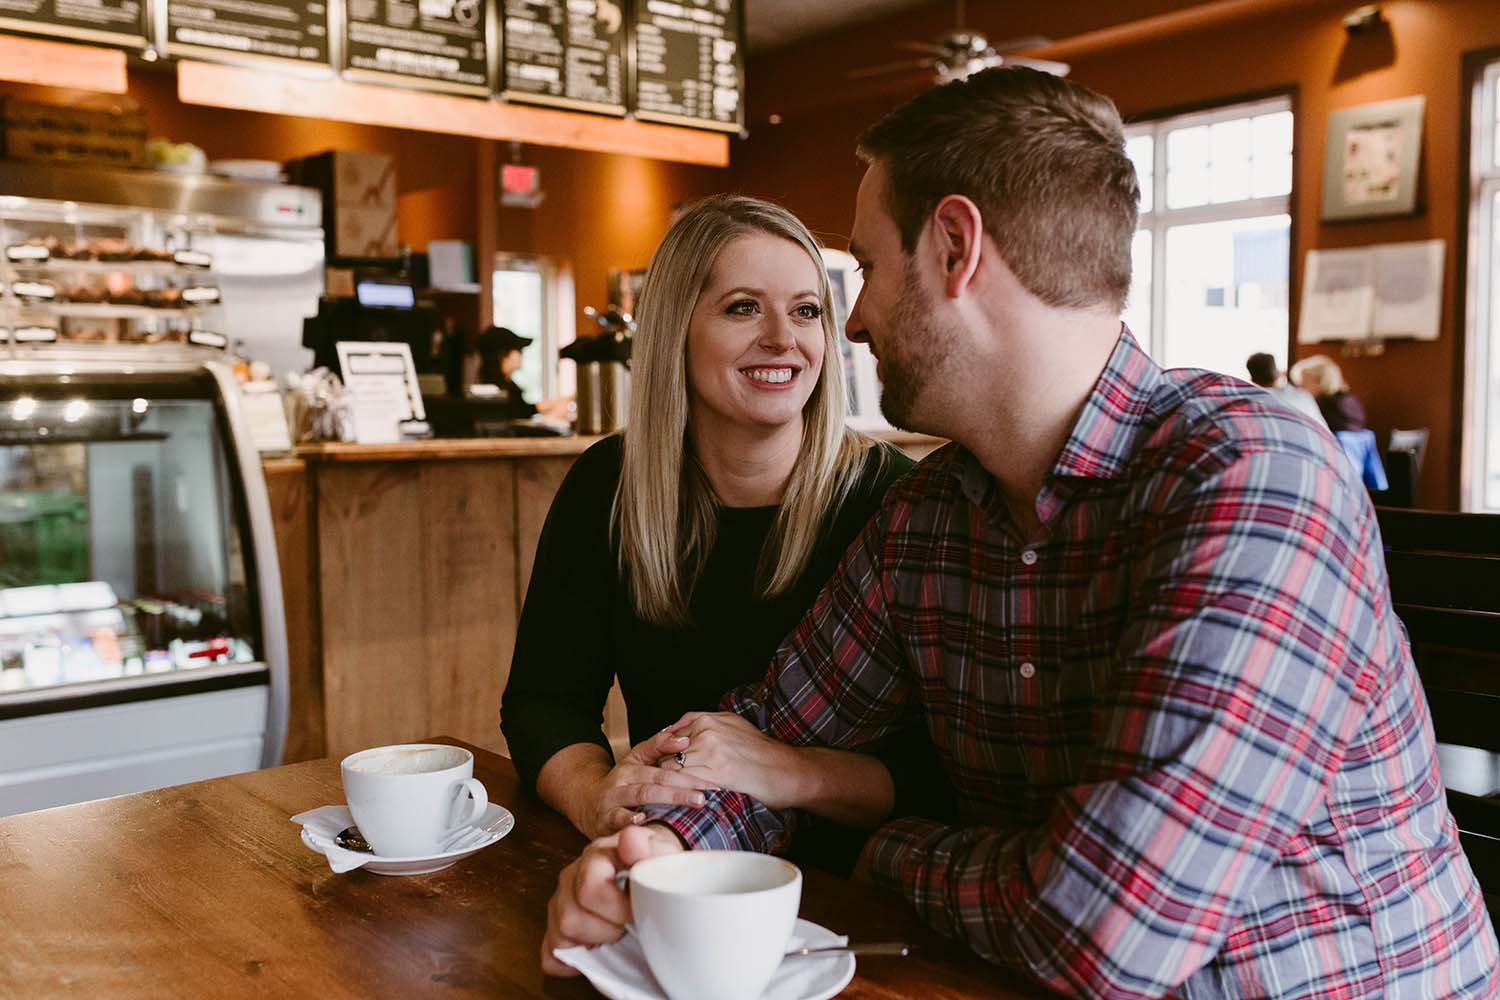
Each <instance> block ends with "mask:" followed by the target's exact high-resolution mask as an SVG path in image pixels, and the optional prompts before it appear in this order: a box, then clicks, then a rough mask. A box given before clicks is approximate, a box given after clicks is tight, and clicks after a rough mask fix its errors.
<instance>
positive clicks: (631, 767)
mask: <svg viewBox="0 0 1500 1000" xmlns="http://www.w3.org/2000/svg"><path fill="white" fill-rule="evenodd" d="M679 725H680V723H679ZM688 745H689V741H688V738H686V737H683V736H681V735H679V734H677V733H674V732H673V731H672V729H664V730H662V731H661V732H659V733H657V734H656V735H655V736H652V737H650V738H649V739H645V740H642V741H641V742H640V743H638V744H637V745H635V746H634V747H631V749H630V752H629V753H627V754H625V756H624V757H622V758H620V762H619V763H618V764H616V765H615V766H614V767H613V768H612V769H610V771H609V772H608V773H607V774H605V775H604V776H603V777H602V778H600V779H599V780H598V781H596V782H594V783H593V784H592V785H591V786H590V787H589V789H588V792H587V802H588V805H587V808H586V809H585V810H584V811H583V814H582V815H581V816H579V817H578V818H579V819H580V820H582V822H581V823H580V824H579V829H580V830H582V832H583V833H584V834H585V835H587V836H589V837H604V836H607V835H609V834H612V833H615V832H617V831H618V830H620V829H622V828H624V827H627V826H633V825H636V824H639V823H642V822H644V821H645V819H646V816H645V814H644V813H642V812H640V811H639V808H640V807H641V806H643V805H668V806H701V805H702V804H703V793H704V792H705V791H711V790H715V789H717V788H718V787H720V786H719V785H717V784H716V783H715V782H714V781H713V780H712V779H711V778H709V777H706V776H704V775H701V774H684V773H681V772H680V771H677V770H673V769H672V768H675V767H676V762H675V760H673V757H672V755H673V754H675V753H677V752H678V751H680V750H682V749H684V748H686V747H687V746H688ZM663 761H665V762H667V763H670V764H671V765H672V768H669V767H667V766H661V767H658V766H657V764H658V762H663Z"/></svg>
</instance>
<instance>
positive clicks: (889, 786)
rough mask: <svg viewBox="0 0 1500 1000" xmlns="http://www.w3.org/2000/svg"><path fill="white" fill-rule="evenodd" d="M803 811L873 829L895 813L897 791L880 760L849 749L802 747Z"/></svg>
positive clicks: (800, 795) (799, 789) (800, 797)
mask: <svg viewBox="0 0 1500 1000" xmlns="http://www.w3.org/2000/svg"><path fill="white" fill-rule="evenodd" d="M797 754H798V757H799V758H800V760H801V763H802V767H801V774H800V775H799V777H798V779H797V785H798V787H797V790H796V797H795V799H794V801H793V803H792V804H793V805H795V806H796V807H797V808H799V809H803V810H805V811H806V812H809V813H812V814H813V815H814V816H821V817H822V818H824V819H829V820H833V821H834V822H836V823H843V824H844V825H846V826H853V827H858V828H860V829H866V830H873V829H874V828H875V827H877V826H879V825H880V824H881V823H882V822H884V821H885V819H886V817H888V816H889V815H890V814H891V810H892V808H893V807H894V806H895V803H896V788H895V785H894V784H893V783H892V782H891V773H890V771H888V770H886V766H885V765H884V764H882V763H881V762H880V760H879V759H878V758H876V757H872V756H870V755H869V754H864V753H856V752H852V751H848V750H829V749H826V748H823V747H802V748H799V749H798V751H797Z"/></svg>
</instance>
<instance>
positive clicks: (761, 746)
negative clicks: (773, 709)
mask: <svg viewBox="0 0 1500 1000" xmlns="http://www.w3.org/2000/svg"><path fill="white" fill-rule="evenodd" d="M665 732H667V733H670V734H672V735H675V736H686V737H687V738H688V742H687V744H686V746H685V748H684V747H674V750H678V749H680V750H682V752H683V756H684V757H685V758H686V760H687V762H686V764H678V763H677V762H676V761H675V760H674V759H672V758H667V759H666V760H664V761H663V762H662V765H661V766H662V767H663V768H668V769H672V770H675V771H676V772H677V773H678V774H679V775H683V776H691V777H694V778H698V779H701V780H703V781H708V782H712V783H713V784H715V785H717V786H718V787H720V788H728V789H730V790H731V791H735V792H743V793H744V794H746V795H749V796H750V797H752V798H755V799H759V800H760V801H761V802H763V803H765V804H766V805H767V806H769V807H770V808H772V809H789V808H793V807H806V806H807V805H808V801H807V800H808V799H810V798H812V797H813V796H814V794H815V793H814V792H813V791H812V789H813V787H815V785H816V781H815V776H814V774H813V773H812V767H811V765H812V763H813V762H812V760H811V759H810V758H808V757H807V756H806V755H805V754H803V753H802V752H801V751H800V750H799V749H798V748H796V747H792V746H788V745H787V744H785V743H782V742H781V741H780V740H774V739H772V738H771V737H769V736H767V735H766V734H765V733H763V732H761V731H760V730H759V729H757V728H755V727H754V726H753V725H751V724H750V723H749V722H746V721H745V720H744V719H742V718H740V717H739V716H738V715H735V714H734V713H733V712H688V713H687V714H686V715H684V716H683V717H682V718H681V719H678V720H677V721H676V722H674V723H672V725H671V726H669V727H667V729H666V730H665Z"/></svg>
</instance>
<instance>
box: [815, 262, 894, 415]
mask: <svg viewBox="0 0 1500 1000" xmlns="http://www.w3.org/2000/svg"><path fill="white" fill-rule="evenodd" d="M823 266H824V267H826V268H827V269H828V284H829V287H830V289H831V291H832V293H833V310H834V317H833V318H834V322H835V323H837V324H838V329H839V363H840V365H841V366H842V368H843V371H844V385H845V387H846V388H847V390H848V392H847V394H848V399H849V412H848V418H847V423H848V424H849V426H850V427H853V428H855V429H857V430H862V431H872V430H885V429H888V428H890V426H891V425H890V423H889V422H888V421H887V420H886V419H885V416H884V415H883V414H882V413H881V412H880V380H879V379H878V378H876V377H875V355H873V354H871V353H870V345H869V344H856V343H854V342H853V341H851V340H849V339H848V338H847V337H845V336H844V324H845V323H846V322H847V321H848V319H849V310H850V309H852V308H853V307H854V300H855V299H857V298H859V290H860V288H862V287H863V286H864V282H863V281H861V280H860V277H859V270H858V264H857V263H856V262H855V260H854V258H853V257H851V256H849V255H848V254H847V253H844V252H843V251H842V250H827V249H825V250H824V251H823ZM826 363H827V362H825V364H826Z"/></svg>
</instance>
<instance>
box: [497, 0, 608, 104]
mask: <svg viewBox="0 0 1500 1000" xmlns="http://www.w3.org/2000/svg"><path fill="white" fill-rule="evenodd" d="M504 2H505V58H504V68H505V88H504V91H503V96H505V97H507V98H510V99H512V100H517V101H527V102H531V103H535V104H549V105H555V106H557V107H565V108H583V109H585V110H589V111H606V112H612V113H614V114H624V113H625V12H624V9H623V4H624V2H625V0H504Z"/></svg>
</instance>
